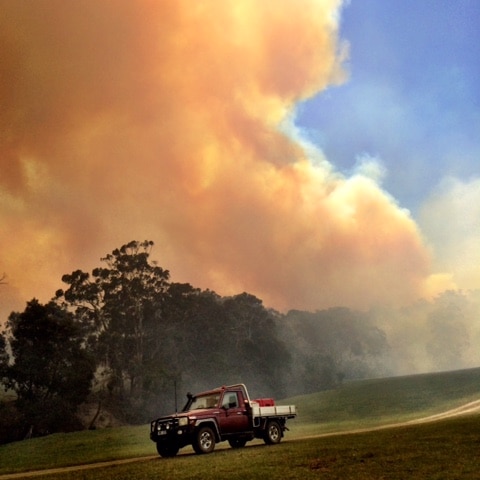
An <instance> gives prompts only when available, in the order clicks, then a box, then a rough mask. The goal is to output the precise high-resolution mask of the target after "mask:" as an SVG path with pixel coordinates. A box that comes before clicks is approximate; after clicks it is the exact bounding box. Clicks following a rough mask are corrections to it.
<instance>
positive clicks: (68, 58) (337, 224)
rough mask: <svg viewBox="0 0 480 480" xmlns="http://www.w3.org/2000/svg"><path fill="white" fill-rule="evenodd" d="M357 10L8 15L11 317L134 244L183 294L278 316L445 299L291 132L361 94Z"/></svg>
mask: <svg viewBox="0 0 480 480" xmlns="http://www.w3.org/2000/svg"><path fill="white" fill-rule="evenodd" d="M340 9H341V2H340V1H339V0H302V2H301V6H299V3H298V1H296V0H282V1H281V2H278V1H273V0H271V1H262V2H258V1H254V0H242V1H241V2H240V1H238V0H223V1H217V0H210V1H202V2H192V1H190V0H183V1H182V0H162V1H161V2H160V1H154V0H142V1H138V2H131V1H127V0H111V1H105V2H97V1H95V0H77V1H75V2H65V1H64V0H39V1H36V2H31V1H26V0H3V1H2V8H1V14H0V39H1V41H0V49H1V52H0V58H1V59H2V61H1V62H0V102H1V105H2V108H1V110H0V132H1V133H0V135H1V136H0V171H1V174H0V225H1V235H0V252H1V256H0V274H1V273H3V272H5V274H6V275H7V280H8V282H9V284H8V286H7V287H6V288H4V287H2V288H1V289H0V304H2V306H3V307H5V306H7V307H8V308H13V307H14V306H15V308H22V305H23V304H24V302H25V301H27V300H29V299H31V298H32V297H37V298H39V299H40V300H43V301H46V300H48V299H49V298H50V297H51V296H52V295H53V294H54V292H55V290H56V289H57V288H59V287H61V280H60V279H61V276H62V275H63V274H64V273H69V272H71V271H72V270H74V269H77V268H81V269H84V270H89V269H90V268H92V267H93V266H97V265H98V264H99V259H100V258H101V257H103V256H104V255H105V254H107V253H109V252H110V251H111V250H113V249H114V248H117V247H119V246H121V245H122V244H124V243H126V242H128V241H130V240H133V239H135V240H144V239H149V240H153V241H154V242H155V244H156V247H155V249H154V251H153V254H152V256H153V258H154V259H156V260H158V262H159V264H160V265H161V266H162V267H164V268H167V269H169V270H170V271H171V273H172V278H173V279H174V280H177V281H187V282H190V283H192V284H193V285H195V286H198V287H202V288H210V289H213V290H215V291H217V292H218V293H219V294H222V295H228V294H233V293H238V292H241V291H244V290H245V291H248V292H250V293H253V294H255V295H257V296H258V297H260V298H262V299H263V300H264V301H265V303H266V304H267V305H268V306H271V307H275V308H278V309H287V308H304V309H316V308H325V307H329V306H333V305H345V306H350V307H354V308H366V307H369V306H371V305H374V304H383V303H388V304H401V303H404V302H409V301H411V300H413V299H416V298H418V297H420V296H423V295H425V294H428V293H432V294H433V293H437V292H438V291H441V290H443V288H444V287H445V279H443V278H442V277H436V276H432V267H431V259H430V252H429V250H428V248H427V247H426V245H425V243H424V241H423V239H422V237H421V234H420V232H419V230H418V228H417V225H416V224H415V222H414V221H413V220H412V218H411V217H410V215H409V213H408V212H407V211H405V210H403V209H401V208H400V207H399V206H398V205H397V203H396V202H395V201H394V200H393V199H392V198H391V197H390V196H389V195H388V194H387V193H385V192H384V191H383V190H382V189H381V187H380V186H379V185H378V183H377V182H376V181H375V180H374V179H371V178H369V177H367V176H365V175H362V174H355V175H352V176H350V177H345V176H342V175H340V174H339V173H338V172H336V171H335V168H334V166H333V163H334V159H330V161H329V160H327V159H325V158H323V157H322V154H321V152H316V153H315V154H314V156H315V158H312V152H311V149H310V148H308V146H307V145H306V143H304V142H302V141H300V140H299V139H298V136H297V135H296V134H295V132H294V131H293V128H289V126H288V122H289V120H291V118H292V115H293V113H294V109H295V105H296V104H297V102H299V101H301V100H304V99H306V98H308V97H310V96H312V95H314V94H317V93H318V92H321V91H322V90H323V89H325V88H326V87H328V86H331V85H335V84H336V83H339V82H342V81H344V80H345V78H346V75H345V72H344V71H343V69H342V62H343V60H344V59H345V55H346V50H347V49H346V46H345V45H343V44H342V42H341V41H340V40H339V38H338V22H339V16H340ZM297 133H298V132H297ZM447 283H448V281H447Z"/></svg>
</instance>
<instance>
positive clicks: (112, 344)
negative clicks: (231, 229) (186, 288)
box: [56, 241, 169, 406]
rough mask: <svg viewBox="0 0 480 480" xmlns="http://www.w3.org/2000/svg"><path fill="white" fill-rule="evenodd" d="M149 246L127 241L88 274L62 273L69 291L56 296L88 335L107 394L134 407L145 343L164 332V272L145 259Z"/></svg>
mask: <svg viewBox="0 0 480 480" xmlns="http://www.w3.org/2000/svg"><path fill="white" fill-rule="evenodd" d="M152 247H153V242H152V241H144V242H138V241H132V242H129V243H128V244H126V245H123V246H122V247H121V248H119V249H115V250H113V251H112V253H111V254H108V255H107V256H106V257H105V258H102V259H101V261H102V262H103V263H104V266H102V267H98V268H95V269H93V270H92V273H91V275H90V274H88V273H85V272H82V271H80V270H77V271H75V272H73V273H72V274H70V275H64V276H63V277H62V280H63V282H65V283H67V284H68V285H69V287H68V288H67V289H66V290H59V291H58V292H57V294H56V297H57V301H59V302H60V303H62V304H65V305H67V306H68V307H69V308H70V309H72V310H73V311H74V312H75V315H76V317H77V319H78V321H79V323H80V324H82V325H83V326H84V327H85V329H86V332H88V333H87V342H88V344H89V345H90V346H91V348H92V349H93V351H94V352H95V355H96V358H97V362H98V366H99V367H101V368H102V371H103V373H104V375H105V377H106V382H105V385H106V387H107V390H108V391H109V392H110V393H111V394H113V395H115V396H117V397H120V398H122V397H126V398H129V399H130V400H131V401H133V402H134V403H136V404H138V403H139V402H140V400H139V399H140V398H141V396H142V392H143V390H144V388H145V379H146V378H147V376H148V375H147V373H148V372H147V369H148V367H150V368H152V366H153V365H152V359H151V358H150V356H151V354H152V350H151V349H150V347H151V344H152V342H151V339H152V338H155V337H156V336H160V335H162V329H163V328H164V315H163V303H164V301H165V296H166V292H167V290H168V286H169V272H168V270H164V269H162V268H161V267H159V266H158V265H157V264H156V262H151V261H150V260H149V257H150V253H151V249H152ZM157 367H160V366H159V365H157ZM137 406H140V405H137Z"/></svg>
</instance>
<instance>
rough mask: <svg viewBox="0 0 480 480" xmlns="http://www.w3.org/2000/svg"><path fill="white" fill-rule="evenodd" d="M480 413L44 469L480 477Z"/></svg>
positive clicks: (327, 479) (358, 478) (128, 476)
mask: <svg viewBox="0 0 480 480" xmlns="http://www.w3.org/2000/svg"><path fill="white" fill-rule="evenodd" d="M479 447H480V416H478V415H477V416H471V417H465V418H457V419H451V420H445V421H442V422H436V423H431V424H426V425H421V426H419V425H417V426H410V427H400V428H391V429H387V430H382V431H378V432H370V433H362V434H355V435H338V436H333V437H328V438H314V439H308V440H298V441H292V440H290V441H285V442H282V443H281V444H280V445H275V446H272V447H268V446H265V445H261V446H251V447H247V448H244V449H239V450H233V449H224V450H219V451H217V452H215V453H214V454H212V455H208V457H205V456H200V455H194V454H190V455H181V456H179V457H176V458H173V459H161V458H154V459H151V460H148V461H144V462H141V463H136V464H129V465H119V466H114V467H109V468H99V469H94V470H85V471H82V472H79V471H77V472H69V473H62V474H61V476H59V475H42V476H41V477H37V478H40V479H43V480H48V479H50V480H53V479H55V478H62V480H150V479H153V478H154V479H156V480H171V479H175V480H187V479H188V480H193V479H199V478H202V479H215V480H223V479H228V480H245V479H248V480H265V479H276V478H281V479H282V480H309V479H319V478H321V479H322V480H380V479H382V480H387V479H388V480H405V479H408V480H425V479H428V480H458V479H460V478H461V479H462V480H478V478H479V474H478V472H479V471H480V456H479V455H478V449H479Z"/></svg>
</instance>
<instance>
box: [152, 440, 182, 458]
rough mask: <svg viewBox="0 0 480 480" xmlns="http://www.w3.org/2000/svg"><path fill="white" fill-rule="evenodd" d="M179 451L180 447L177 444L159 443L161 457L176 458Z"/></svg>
mask: <svg viewBox="0 0 480 480" xmlns="http://www.w3.org/2000/svg"><path fill="white" fill-rule="evenodd" d="M178 450H179V448H178V445H176V444H175V443H173V444H172V443H164V442H157V452H158V454H159V455H160V456H161V457H164V458H170V457H174V456H175V455H176V454H177V453H178Z"/></svg>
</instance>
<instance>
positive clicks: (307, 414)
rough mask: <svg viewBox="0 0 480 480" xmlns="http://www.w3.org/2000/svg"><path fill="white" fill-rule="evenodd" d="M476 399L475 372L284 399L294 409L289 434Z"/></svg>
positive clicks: (411, 415)
mask: <svg viewBox="0 0 480 480" xmlns="http://www.w3.org/2000/svg"><path fill="white" fill-rule="evenodd" d="M478 399H480V368H475V369H469V370H461V371H456V372H442V373H430V374H424V375H412V376H406V377H394V378H388V379H373V380H362V381H358V382H348V383H346V384H345V385H344V386H343V387H342V388H339V389H337V390H329V391H325V392H319V393H315V394H311V395H305V396H300V397H294V398H289V399H287V400H286V402H288V403H293V404H295V405H297V409H298V419H297V420H295V422H292V433H295V434H298V435H307V434H319V433H328V432H338V431H342V430H350V429H352V428H364V427H371V426H376V425H384V424H391V423H399V422H404V421H408V420H412V419H415V418H421V417H426V416H429V415H432V414H435V413H440V412H442V411H446V410H449V409H451V408H455V407H457V406H460V405H462V404H465V403H467V402H470V401H473V400H478Z"/></svg>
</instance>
